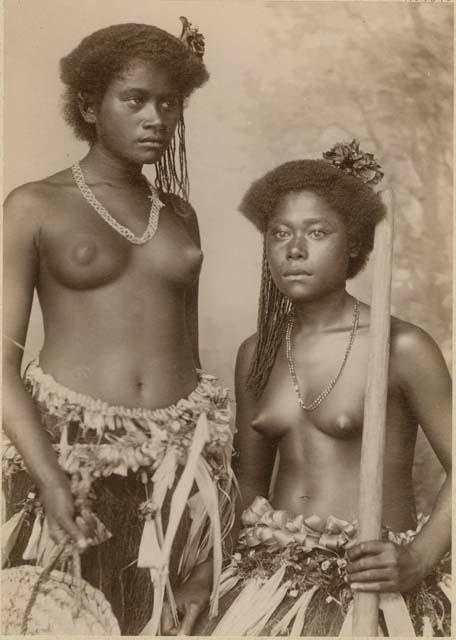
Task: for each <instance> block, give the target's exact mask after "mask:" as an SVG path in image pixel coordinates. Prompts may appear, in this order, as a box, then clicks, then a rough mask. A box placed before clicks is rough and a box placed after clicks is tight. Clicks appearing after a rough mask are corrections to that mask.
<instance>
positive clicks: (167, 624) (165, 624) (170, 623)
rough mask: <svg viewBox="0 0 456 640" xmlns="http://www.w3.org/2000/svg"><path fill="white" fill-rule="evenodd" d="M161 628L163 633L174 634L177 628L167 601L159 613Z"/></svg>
mask: <svg viewBox="0 0 456 640" xmlns="http://www.w3.org/2000/svg"><path fill="white" fill-rule="evenodd" d="M161 630H162V633H163V634H164V635H167V636H175V635H176V633H177V628H176V626H175V624H174V619H173V614H172V613H171V608H170V606H169V604H168V603H167V602H165V604H164V605H163V609H162V614H161Z"/></svg>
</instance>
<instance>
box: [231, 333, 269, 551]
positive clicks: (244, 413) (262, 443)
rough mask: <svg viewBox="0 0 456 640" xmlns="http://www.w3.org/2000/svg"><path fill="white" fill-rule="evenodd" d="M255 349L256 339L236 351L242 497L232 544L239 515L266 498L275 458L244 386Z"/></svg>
mask: <svg viewBox="0 0 456 640" xmlns="http://www.w3.org/2000/svg"><path fill="white" fill-rule="evenodd" d="M254 349H255V336H252V337H251V338H248V339H247V340H246V341H245V342H244V343H243V344H242V345H241V347H240V348H239V352H238V356H237V361H236V373H235V387H236V428H237V433H236V436H235V440H234V449H235V457H234V459H233V468H234V470H235V473H236V476H237V479H238V482H239V488H240V493H241V498H240V500H239V501H238V505H237V513H236V521H235V524H234V526H233V530H232V533H231V539H232V542H233V543H235V542H236V540H237V538H238V535H239V531H240V528H241V520H240V518H241V515H242V512H243V511H244V509H246V508H247V507H249V506H250V504H251V503H252V501H253V500H254V498H256V496H264V497H267V496H268V493H269V485H270V482H271V475H272V469H273V466H274V459H275V455H276V448H277V447H276V443H274V442H272V441H270V440H267V439H266V438H264V437H263V436H262V435H261V434H259V433H257V432H256V431H254V430H253V428H252V426H251V423H252V420H253V418H254V417H255V414H256V410H257V401H256V399H255V397H254V394H253V393H252V391H251V390H250V389H249V388H248V386H247V378H248V372H249V368H250V363H251V361H252V358H253V353H254Z"/></svg>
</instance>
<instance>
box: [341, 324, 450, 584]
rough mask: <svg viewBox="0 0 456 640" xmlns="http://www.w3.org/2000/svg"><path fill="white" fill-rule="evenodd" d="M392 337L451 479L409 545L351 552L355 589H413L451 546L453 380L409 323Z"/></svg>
mask: <svg viewBox="0 0 456 640" xmlns="http://www.w3.org/2000/svg"><path fill="white" fill-rule="evenodd" d="M405 327H406V328H405V329H404V328H403V329H401V330H400V331H399V332H398V334H397V335H396V336H395V337H394V340H393V341H392V353H391V356H392V359H393V361H394V363H395V367H396V368H397V372H398V377H399V384H400V387H401V391H402V393H403V395H404V397H405V399H406V401H407V403H408V405H409V407H410V409H411V411H412V412H413V414H414V415H415V417H416V420H417V422H418V423H419V424H420V425H421V427H422V429H423V431H424V433H425V434H426V436H427V438H428V440H429V443H430V445H431V447H432V448H433V450H434V452H435V453H436V455H437V457H438V459H439V461H440V463H441V464H442V466H443V468H444V469H445V471H446V474H447V477H446V480H445V482H444V483H443V485H442V487H441V489H440V492H439V494H438V496H437V500H436V503H435V505H434V509H433V511H432V514H431V517H430V519H429V521H428V523H427V524H426V525H425V526H424V527H423V529H422V530H421V531H420V533H419V534H418V535H417V536H416V538H415V540H414V541H413V542H412V543H411V544H409V545H405V546H396V545H394V544H393V543H391V542H380V541H371V542H363V543H360V544H358V545H356V546H355V547H353V548H352V549H350V550H349V551H348V556H349V559H350V561H351V562H350V564H349V567H348V571H349V574H350V581H351V586H352V589H355V590H359V591H408V590H410V589H412V588H413V587H415V586H416V585H417V584H418V583H419V582H421V580H422V579H423V578H424V577H425V576H426V575H427V574H428V573H429V572H430V571H432V569H433V568H434V567H435V565H436V564H437V563H438V562H439V560H440V559H441V558H442V557H443V555H444V554H445V553H446V552H447V551H448V550H449V548H450V544H451V475H450V473H451V380H450V376H449V373H448V369H447V367H446V364H445V361H444V359H443V357H442V354H441V353H440V350H439V349H438V347H437V345H436V344H435V342H434V341H433V340H432V338H430V336H428V335H427V334H426V333H425V332H424V331H421V330H420V329H418V328H416V327H412V326H411V325H405Z"/></svg>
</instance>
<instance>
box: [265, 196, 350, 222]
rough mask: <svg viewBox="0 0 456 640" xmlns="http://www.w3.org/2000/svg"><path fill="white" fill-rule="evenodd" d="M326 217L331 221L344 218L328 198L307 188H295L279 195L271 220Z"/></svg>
mask: <svg viewBox="0 0 456 640" xmlns="http://www.w3.org/2000/svg"><path fill="white" fill-rule="evenodd" d="M319 218H324V219H327V220H331V221H339V220H341V219H342V217H341V216H340V214H339V213H338V212H337V211H335V210H334V209H333V208H332V207H330V206H329V204H328V203H327V202H326V200H325V199H324V198H323V197H322V196H320V195H319V194H317V193H314V192H313V191H307V190H293V191H288V192H286V193H283V194H281V195H280V196H279V198H278V199H277V201H276V204H275V206H274V209H273V211H272V214H271V217H270V222H273V221H277V222H278V221H281V220H283V221H286V220H289V221H296V222H299V221H300V220H302V221H303V222H305V221H306V220H309V219H319Z"/></svg>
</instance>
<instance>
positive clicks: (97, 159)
mask: <svg viewBox="0 0 456 640" xmlns="http://www.w3.org/2000/svg"><path fill="white" fill-rule="evenodd" d="M80 165H81V169H82V170H83V172H84V176H85V177H86V180H87V181H89V182H91V183H94V182H107V183H110V184H117V185H122V186H124V185H126V184H128V185H131V184H132V183H133V184H134V183H142V182H143V181H144V178H143V174H142V165H138V164H133V163H127V162H125V160H120V159H119V158H116V157H115V156H113V155H112V154H110V153H109V152H108V151H106V149H104V148H103V147H101V146H99V145H98V144H97V143H95V144H94V145H93V146H92V147H91V148H90V151H89V153H88V154H87V155H86V156H85V157H84V158H83V159H82V160H81V162H80Z"/></svg>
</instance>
